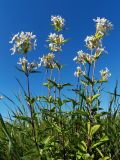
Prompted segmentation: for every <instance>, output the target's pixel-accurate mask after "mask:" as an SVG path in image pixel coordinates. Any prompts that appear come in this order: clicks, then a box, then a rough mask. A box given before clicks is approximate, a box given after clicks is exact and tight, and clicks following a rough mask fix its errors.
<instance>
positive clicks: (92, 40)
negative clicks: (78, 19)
mask: <svg viewBox="0 0 120 160" xmlns="http://www.w3.org/2000/svg"><path fill="white" fill-rule="evenodd" d="M85 43H86V46H87V48H89V49H94V48H96V47H98V46H100V39H99V38H98V37H96V36H94V35H92V36H87V37H86V39H85Z"/></svg>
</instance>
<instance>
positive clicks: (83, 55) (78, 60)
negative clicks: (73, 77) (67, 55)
mask: <svg viewBox="0 0 120 160" xmlns="http://www.w3.org/2000/svg"><path fill="white" fill-rule="evenodd" d="M77 53H78V55H77V56H76V57H75V58H74V59H73V61H75V62H76V63H82V64H83V65H84V64H85V63H86V53H84V52H83V51H82V50H80V51H78V52H77Z"/></svg>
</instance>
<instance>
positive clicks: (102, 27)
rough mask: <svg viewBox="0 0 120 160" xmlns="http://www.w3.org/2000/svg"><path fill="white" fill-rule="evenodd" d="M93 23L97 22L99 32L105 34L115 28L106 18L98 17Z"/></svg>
mask: <svg viewBox="0 0 120 160" xmlns="http://www.w3.org/2000/svg"><path fill="white" fill-rule="evenodd" d="M93 21H94V22H96V29H97V31H101V32H103V33H104V34H105V33H106V32H107V31H108V30H111V29H112V28H113V24H112V23H111V22H110V21H109V20H107V19H105V18H100V17H97V19H93Z"/></svg>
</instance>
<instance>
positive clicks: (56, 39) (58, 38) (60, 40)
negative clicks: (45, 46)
mask: <svg viewBox="0 0 120 160" xmlns="http://www.w3.org/2000/svg"><path fill="white" fill-rule="evenodd" d="M48 41H50V42H51V43H55V44H57V45H62V44H64V43H65V39H64V37H63V35H62V34H59V35H58V34H56V33H50V35H49V37H48Z"/></svg>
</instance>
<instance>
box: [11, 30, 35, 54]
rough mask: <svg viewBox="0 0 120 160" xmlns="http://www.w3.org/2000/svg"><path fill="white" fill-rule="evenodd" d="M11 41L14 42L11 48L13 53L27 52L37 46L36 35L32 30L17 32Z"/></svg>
mask: <svg viewBox="0 0 120 160" xmlns="http://www.w3.org/2000/svg"><path fill="white" fill-rule="evenodd" d="M9 43H11V44H13V47H12V48H11V49H10V50H11V51H12V54H15V53H24V54H25V53H27V52H28V51H31V50H32V48H35V47H36V45H37V44H36V35H33V34H32V32H21V33H17V34H16V35H14V36H13V38H12V40H11V41H10V42H9Z"/></svg>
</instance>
